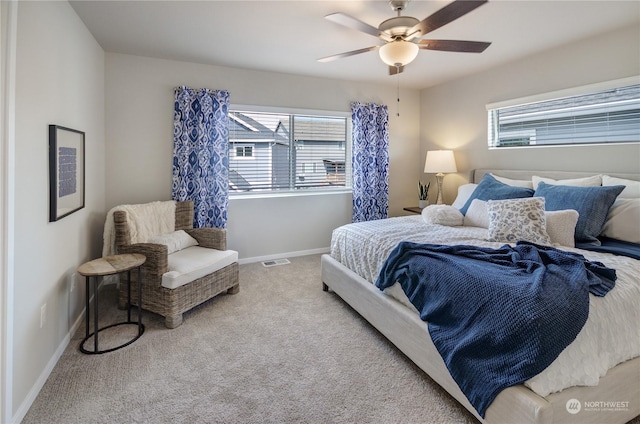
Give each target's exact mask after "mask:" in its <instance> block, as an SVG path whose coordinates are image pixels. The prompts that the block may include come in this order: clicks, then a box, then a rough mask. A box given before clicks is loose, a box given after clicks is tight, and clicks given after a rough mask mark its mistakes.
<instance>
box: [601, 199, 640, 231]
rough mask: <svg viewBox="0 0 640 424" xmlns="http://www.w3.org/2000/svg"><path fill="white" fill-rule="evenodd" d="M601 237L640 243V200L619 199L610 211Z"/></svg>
mask: <svg viewBox="0 0 640 424" xmlns="http://www.w3.org/2000/svg"><path fill="white" fill-rule="evenodd" d="M623 193H624V191H623ZM601 235H603V236H606V237H610V238H614V239H618V240H623V241H628V242H630V243H640V198H638V199H621V198H617V199H616V201H615V202H613V205H612V206H611V209H609V214H608V215H607V220H606V221H605V222H604V225H603V226H602V232H601Z"/></svg>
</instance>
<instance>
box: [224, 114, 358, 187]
mask: <svg viewBox="0 0 640 424" xmlns="http://www.w3.org/2000/svg"><path fill="white" fill-rule="evenodd" d="M348 120H349V118H348V117H347V114H344V116H339V115H338V114H336V116H323V115H315V114H292V113H279V112H263V111H252V110H251V109H250V108H246V109H245V108H237V109H236V108H230V110H229V191H230V193H254V192H256V193H264V192H275V191H279V192H282V191H303V190H304V191H306V192H309V191H316V192H317V191H323V190H324V191H326V190H330V189H336V188H347V187H350V185H351V184H350V178H349V171H350V167H349V166H347V163H348V157H347V152H348V149H347V148H346V145H347V137H348V134H347V132H348Z"/></svg>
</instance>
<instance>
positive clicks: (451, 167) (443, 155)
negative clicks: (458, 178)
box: [424, 150, 458, 174]
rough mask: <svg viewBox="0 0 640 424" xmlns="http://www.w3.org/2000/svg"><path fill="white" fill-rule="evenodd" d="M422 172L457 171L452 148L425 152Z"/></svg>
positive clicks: (444, 172) (441, 172)
mask: <svg viewBox="0 0 640 424" xmlns="http://www.w3.org/2000/svg"><path fill="white" fill-rule="evenodd" d="M424 172H425V173H427V174H447V173H451V172H458V168H457V167H456V160H455V158H454V157H453V150H430V151H428V152H427V160H426V161H425V163H424Z"/></svg>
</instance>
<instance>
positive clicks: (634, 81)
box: [486, 76, 640, 150]
mask: <svg viewBox="0 0 640 424" xmlns="http://www.w3.org/2000/svg"><path fill="white" fill-rule="evenodd" d="M634 85H640V76H632V77H628V78H621V79H616V80H611V81H604V82H599V83H595V84H588V85H583V86H578V87H572V88H568V89H564V90H557V91H552V92H548V93H542V94H537V95H533V96H527V97H521V98H517V99H512V100H505V101H501V102H495V103H489V104H487V105H486V110H487V145H488V148H489V150H505V149H521V148H548V147H583V146H613V145H633V144H638V143H640V139H639V140H635V141H611V142H606V141H602V142H567V143H543V144H539V143H537V140H536V136H535V135H534V142H533V143H531V144H517V145H502V146H500V145H496V144H495V141H494V140H493V139H492V138H493V136H494V134H498V137H500V135H499V132H498V130H497V128H495V127H497V125H498V122H496V121H497V120H496V119H494V116H492V114H493V112H494V111H495V110H498V109H503V108H508V107H514V106H525V105H527V104H534V103H539V102H545V101H551V100H556V99H562V98H568V97H576V96H583V95H588V94H595V93H598V92H601V91H606V90H611V89H615V88H623V87H628V86H634ZM583 116H586V115H583ZM527 131H533V132H535V130H534V129H531V130H529V129H520V130H513V133H514V138H515V137H518V136H522V135H524V133H526V132H527Z"/></svg>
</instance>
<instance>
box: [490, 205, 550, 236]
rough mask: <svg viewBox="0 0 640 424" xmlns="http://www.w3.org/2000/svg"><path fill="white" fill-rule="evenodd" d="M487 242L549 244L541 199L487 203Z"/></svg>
mask: <svg viewBox="0 0 640 424" xmlns="http://www.w3.org/2000/svg"><path fill="white" fill-rule="evenodd" d="M487 211H488V212H489V234H488V238H489V241H498V242H505V243H515V242H517V241H519V240H525V241H529V242H532V243H537V244H551V240H550V239H549V234H547V225H546V219H545V214H544V198H543V197H526V198H523V199H506V200H488V201H487Z"/></svg>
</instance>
